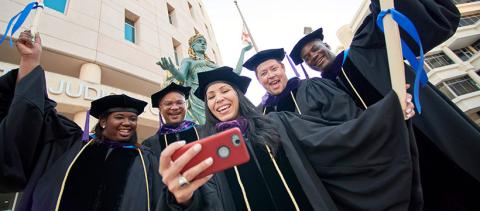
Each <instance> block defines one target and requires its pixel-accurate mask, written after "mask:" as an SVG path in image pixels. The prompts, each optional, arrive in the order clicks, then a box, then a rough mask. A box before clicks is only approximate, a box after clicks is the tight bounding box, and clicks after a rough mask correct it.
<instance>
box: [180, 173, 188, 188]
mask: <svg viewBox="0 0 480 211" xmlns="http://www.w3.org/2000/svg"><path fill="white" fill-rule="evenodd" d="M188 184H190V182H189V181H188V180H187V178H185V177H184V176H183V175H181V174H180V176H178V185H179V186H180V187H184V186H185V185H188Z"/></svg>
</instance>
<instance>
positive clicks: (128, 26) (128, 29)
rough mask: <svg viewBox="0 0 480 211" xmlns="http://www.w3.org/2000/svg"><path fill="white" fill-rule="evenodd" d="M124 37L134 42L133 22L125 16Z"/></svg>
mask: <svg viewBox="0 0 480 211" xmlns="http://www.w3.org/2000/svg"><path fill="white" fill-rule="evenodd" d="M125 39H126V40H128V41H130V42H132V43H135V23H134V22H133V21H132V20H129V19H127V18H125Z"/></svg>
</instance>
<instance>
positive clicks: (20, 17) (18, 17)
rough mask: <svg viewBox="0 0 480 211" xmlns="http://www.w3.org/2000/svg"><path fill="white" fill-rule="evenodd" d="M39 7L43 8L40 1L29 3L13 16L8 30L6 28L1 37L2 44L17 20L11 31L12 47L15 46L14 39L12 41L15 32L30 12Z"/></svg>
mask: <svg viewBox="0 0 480 211" xmlns="http://www.w3.org/2000/svg"><path fill="white" fill-rule="evenodd" d="M39 7H41V8H43V7H42V6H41V5H39V4H38V2H32V3H30V4H27V6H25V8H24V9H23V10H22V11H20V12H19V13H18V14H16V15H15V16H13V17H12V18H11V19H10V21H9V22H8V25H7V30H5V33H4V34H3V36H2V38H0V44H2V43H3V41H4V40H5V39H6V38H7V35H8V32H9V31H10V27H12V24H13V23H14V22H15V20H16V22H15V24H14V25H13V28H12V30H11V31H10V47H13V41H12V37H13V34H14V33H15V32H16V31H17V30H18V29H19V28H20V27H21V26H22V24H23V22H25V19H27V17H28V15H29V14H30V12H31V11H32V10H34V9H37V8H39Z"/></svg>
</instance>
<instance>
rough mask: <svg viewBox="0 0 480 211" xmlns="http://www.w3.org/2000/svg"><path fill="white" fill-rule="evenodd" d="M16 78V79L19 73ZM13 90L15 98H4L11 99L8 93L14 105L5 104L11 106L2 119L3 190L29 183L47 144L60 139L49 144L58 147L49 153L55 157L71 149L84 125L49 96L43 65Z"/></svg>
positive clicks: (0, 167)
mask: <svg viewBox="0 0 480 211" xmlns="http://www.w3.org/2000/svg"><path fill="white" fill-rule="evenodd" d="M3 77H13V75H8V74H7V75H6V76H3ZM14 79H15V80H14V81H16V75H15V76H14ZM0 83H1V82H0ZM11 85H12V84H11ZM13 85H15V84H13ZM4 90H5V89H2V91H4ZM10 90H14V92H13V95H12V96H13V98H11V102H3V101H4V100H7V98H3V96H8V94H5V95H4V93H2V104H3V105H8V104H10V105H9V106H8V108H1V109H3V110H7V112H6V113H5V115H4V116H2V119H1V122H0V155H1V156H0V191H1V192H11V191H18V190H21V189H22V188H23V187H25V185H26V183H27V182H28V180H29V178H30V176H31V174H32V172H33V170H34V168H35V167H36V165H37V162H38V158H39V156H40V154H41V153H44V152H46V151H48V150H46V151H45V149H44V148H45V146H46V145H47V144H49V143H52V142H56V143H54V144H49V146H50V147H55V150H51V152H50V154H49V155H48V156H49V157H50V158H51V159H55V158H56V157H58V156H59V154H61V152H62V151H65V150H66V149H68V147H69V146H70V145H71V141H72V140H74V138H72V137H76V136H78V134H81V129H80V128H79V127H78V126H77V125H76V124H75V123H73V122H72V121H70V120H68V119H67V118H65V117H63V116H60V115H57V113H56V111H55V105H56V104H55V102H53V101H51V100H49V99H48V97H47V96H46V84H45V75H44V72H43V69H42V67H40V66H37V67H36V68H35V69H34V70H33V71H32V72H31V73H29V74H28V75H26V76H25V77H24V78H23V79H22V80H20V81H19V82H18V83H17V84H16V86H15V87H11V89H10ZM7 101H8V100H7ZM2 112H3V111H2ZM46 167H47V165H45V168H46Z"/></svg>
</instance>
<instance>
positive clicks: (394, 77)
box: [380, 0, 407, 110]
mask: <svg viewBox="0 0 480 211" xmlns="http://www.w3.org/2000/svg"><path fill="white" fill-rule="evenodd" d="M380 7H381V9H382V10H388V9H391V8H394V3H393V0H380ZM383 27H384V29H385V43H386V46H387V56H388V67H389V69H390V82H391V83H392V89H393V90H394V91H395V93H397V96H398V98H399V100H400V104H401V105H402V110H405V107H406V102H405V99H406V95H407V91H406V89H405V66H404V63H403V54H402V46H401V40H400V31H399V29H398V25H397V23H396V22H395V21H394V20H393V18H392V15H391V14H387V15H386V16H385V19H384V21H383Z"/></svg>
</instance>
